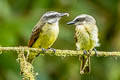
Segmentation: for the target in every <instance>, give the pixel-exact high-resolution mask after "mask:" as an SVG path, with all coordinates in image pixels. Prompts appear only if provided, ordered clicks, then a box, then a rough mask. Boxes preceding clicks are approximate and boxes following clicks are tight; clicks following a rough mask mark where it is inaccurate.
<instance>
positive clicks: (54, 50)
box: [48, 48, 56, 53]
mask: <svg viewBox="0 0 120 80" xmlns="http://www.w3.org/2000/svg"><path fill="white" fill-rule="evenodd" d="M48 49H51V50H52V51H53V52H54V53H56V49H54V48H48Z"/></svg>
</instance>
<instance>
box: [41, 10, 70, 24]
mask: <svg viewBox="0 0 120 80" xmlns="http://www.w3.org/2000/svg"><path fill="white" fill-rule="evenodd" d="M63 16H69V14H68V13H59V12H55V11H49V12H46V13H45V14H43V16H42V18H41V20H42V21H44V22H47V23H50V24H52V23H55V22H58V21H59V20H60V19H61V17H63Z"/></svg>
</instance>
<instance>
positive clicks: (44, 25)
mask: <svg viewBox="0 0 120 80" xmlns="http://www.w3.org/2000/svg"><path fill="white" fill-rule="evenodd" d="M63 16H69V13H59V12H56V11H48V12H46V13H45V14H43V15H42V17H41V18H40V20H39V21H38V23H37V24H36V25H35V26H34V28H33V29H32V34H31V37H30V39H29V41H28V47H32V48H42V49H43V50H44V49H48V48H51V46H52V45H53V43H54V42H55V41H56V39H57V37H58V34H59V20H60V19H61V18H62V17H63ZM51 49H52V48H51ZM34 54H35V53H34ZM36 56H37V54H36ZM34 57H35V56H33V55H32V54H31V53H30V55H29V59H28V62H30V63H32V61H33V58H34Z"/></svg>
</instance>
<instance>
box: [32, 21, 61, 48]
mask: <svg viewBox="0 0 120 80" xmlns="http://www.w3.org/2000/svg"><path fill="white" fill-rule="evenodd" d="M58 34H59V26H58V22H57V23H54V24H48V23H46V24H45V25H44V27H43V29H42V32H41V33H40V34H39V38H38V39H37V40H36V42H35V43H34V44H33V47H40V48H50V47H51V46H52V44H53V43H54V42H55V40H56V39H57V36H58Z"/></svg>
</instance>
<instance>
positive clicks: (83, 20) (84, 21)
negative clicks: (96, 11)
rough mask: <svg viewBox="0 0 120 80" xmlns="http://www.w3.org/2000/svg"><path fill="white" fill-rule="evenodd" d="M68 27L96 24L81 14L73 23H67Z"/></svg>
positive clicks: (90, 17) (90, 18) (91, 18)
mask: <svg viewBox="0 0 120 80" xmlns="http://www.w3.org/2000/svg"><path fill="white" fill-rule="evenodd" d="M67 24H68V25H71V24H74V25H83V24H96V21H95V19H94V18H93V17H92V16H90V15H87V14H81V15H79V16H77V17H76V18H75V19H74V20H73V21H70V22H68V23H67Z"/></svg>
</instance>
